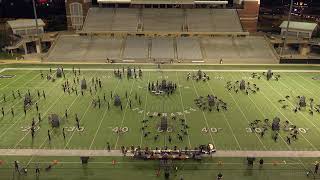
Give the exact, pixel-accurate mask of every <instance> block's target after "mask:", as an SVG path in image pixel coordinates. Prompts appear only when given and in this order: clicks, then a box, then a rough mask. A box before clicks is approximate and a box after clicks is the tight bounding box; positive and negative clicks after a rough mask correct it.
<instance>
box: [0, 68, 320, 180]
mask: <svg viewBox="0 0 320 180" xmlns="http://www.w3.org/2000/svg"><path fill="white" fill-rule="evenodd" d="M115 66H117V67H121V65H115ZM115 66H103V65H101V66H99V65H91V66H89V67H90V68H91V69H85V67H83V66H82V67H81V74H80V75H78V77H79V79H80V80H81V79H82V78H83V77H84V78H86V80H87V83H88V85H89V86H91V88H92V95H91V94H90V92H89V90H86V91H85V92H84V96H82V95H81V93H80V91H79V89H80V85H79V84H78V83H77V82H76V83H75V84H74V82H73V78H74V75H73V73H72V71H71V69H70V68H71V67H72V66H70V65H66V66H65V75H66V78H65V79H64V78H59V79H57V80H56V81H55V82H52V81H47V80H46V79H45V78H44V79H41V76H40V68H41V70H42V72H43V73H44V75H46V74H50V72H49V68H48V67H49V66H48V65H35V66H34V67H32V66H31V65H2V66H1V67H0V76H4V75H13V77H11V78H0V108H2V107H3V108H4V113H5V115H4V117H2V114H0V125H1V126H0V149H30V148H33V149H59V150H61V149H66V150H69V149H72V150H78V149H82V150H104V149H106V148H107V142H109V143H110V145H111V148H112V149H115V150H117V149H120V147H121V146H125V147H129V146H131V145H134V146H141V147H146V146H148V147H151V148H156V147H159V148H163V147H164V146H168V147H169V148H173V146H175V145H176V146H178V148H185V147H188V148H195V147H197V146H198V145H200V144H208V143H211V144H214V145H215V147H216V149H217V151H218V152H219V151H223V150H226V151H247V150H251V151H253V150H255V151H302V150H304V151H319V149H320V144H319V140H318V139H319V137H320V121H319V120H320V113H318V112H317V111H316V109H317V108H319V107H318V106H316V105H317V104H320V102H319V101H320V95H319V93H318V92H319V90H320V80H313V79H312V78H314V77H318V78H319V77H320V73H319V72H317V71H313V72H311V71H308V70H311V69H312V70H318V69H317V68H318V67H316V66H315V67H310V68H308V67H305V66H303V67H301V66H277V67H275V68H274V69H277V70H284V71H283V72H275V74H276V75H280V78H279V81H276V80H275V79H272V80H270V81H267V80H266V78H265V77H264V76H263V75H262V71H261V69H264V70H263V71H266V69H268V67H265V66H248V67H239V68H238V69H239V70H246V71H238V70H237V67H235V66H212V68H211V67H210V66H203V69H204V70H203V71H204V72H205V73H206V74H207V75H208V76H209V77H210V80H209V81H206V82H203V81H199V82H197V81H195V80H187V78H186V77H187V74H188V73H189V72H190V73H196V71H197V70H198V68H199V67H198V66H168V67H167V69H166V68H164V66H163V69H162V70H158V69H156V67H155V66H150V65H149V66H142V71H143V77H142V78H138V79H127V78H123V79H119V78H116V77H114V72H113V67H115ZM10 67H11V68H12V69H8V68H10ZM51 67H52V73H51V74H53V75H54V73H55V68H54V67H56V65H51ZM14 68H16V69H14ZM23 68H24V69H23ZM32 68H33V69H32ZM66 68H69V69H66ZM95 69H96V70H95ZM230 70H232V71H230ZM258 70H260V71H258ZM287 70H288V71H289V70H290V72H288V71H287ZM301 70H307V71H306V72H302V71H301ZM286 71H287V72H286ZM252 72H257V74H258V76H261V78H260V79H258V78H252ZM92 77H95V78H100V79H101V81H102V88H101V89H100V88H99V87H98V88H97V91H96V90H95V89H94V86H93V85H92V83H91V79H92ZM67 79H68V81H69V83H70V87H74V88H77V89H78V92H79V93H78V95H76V94H75V92H72V93H70V94H68V93H64V92H63V89H62V84H63V83H64V82H65V81H66V80H67ZM163 79H166V80H169V81H173V82H174V83H176V84H177V89H176V91H175V92H174V93H173V94H172V95H170V96H167V95H164V96H161V95H160V96H157V95H154V94H152V93H150V92H149V91H148V83H149V82H156V81H157V80H158V81H161V80H163ZM242 79H243V80H245V81H247V82H250V86H251V87H253V86H252V85H253V84H256V85H257V87H259V89H260V90H259V91H257V92H256V93H252V92H251V91H250V92H249V95H246V93H245V91H244V92H241V91H240V92H238V93H236V92H235V91H234V89H231V90H230V91H228V89H227V87H226V85H227V82H228V81H231V84H232V86H233V84H234V83H235V82H236V81H238V80H242ZM18 90H19V91H20V93H21V94H22V96H24V94H25V93H27V91H28V90H29V91H30V93H31V96H32V100H33V105H32V106H31V107H30V109H29V110H28V111H27V114H26V115H25V114H24V111H23V98H20V97H18V93H17V92H18ZM38 90H39V91H40V97H38V95H37V91H38ZM42 91H45V93H46V98H44V97H43V96H42ZM13 92H14V96H15V98H14V96H13ZM111 92H112V94H113V96H114V95H115V94H118V95H119V96H120V97H121V100H122V104H123V110H122V111H121V110H120V108H119V107H115V106H113V105H112V104H113V98H111V97H110V95H111ZM126 92H127V95H128V98H126V97H125V94H126ZM104 94H105V95H106V101H104V99H103V96H104ZM208 94H213V95H215V96H217V97H218V98H219V99H222V100H223V101H224V102H226V103H227V107H228V110H227V111H225V110H222V109H221V110H220V112H217V110H216V109H213V111H212V112H209V111H208V109H205V110H203V109H200V108H198V107H197V106H196V104H195V102H194V99H195V98H198V97H199V96H207V95H208ZM287 95H289V96H290V98H288V99H286V98H285V96H287ZM3 96H5V99H6V100H5V101H4V98H3ZM98 96H99V97H100V99H101V108H98V107H95V108H94V107H93V105H92V100H93V99H97V97H98ZM136 96H137V99H136ZM297 96H305V97H306V99H307V107H306V108H305V109H302V110H301V111H298V112H297V113H295V112H294V111H293V109H294V108H295V107H296V106H297V102H298V99H297V98H296V97H297ZM139 98H140V99H141V104H139V101H138V99H139ZM310 98H313V99H314V108H313V112H314V113H313V115H311V114H310V112H309V110H310V105H309V104H310V100H309V99H310ZM129 99H130V100H131V101H132V107H131V108H130V107H129ZM280 99H284V100H285V101H284V102H279V100H280ZM108 102H109V103H110V104H111V106H110V109H108V108H107V103H108ZM35 103H38V105H39V112H40V114H41V119H42V121H41V122H38V112H37V111H36V107H35ZM283 106H287V107H286V108H282V107H283ZM11 108H13V110H14V116H13V115H12V114H11ZM65 110H67V111H68V118H65V117H64V114H65ZM155 112H157V113H165V114H166V115H167V116H168V117H169V118H168V122H169V127H170V128H171V129H172V132H159V131H158V130H157V129H158V126H159V125H160V117H153V118H151V117H149V115H151V114H154V113H155ZM53 113H54V114H58V115H59V116H60V117H61V118H62V124H61V126H60V128H55V129H53V128H51V127H50V124H49V123H48V116H49V115H50V114H53ZM75 114H77V115H78V117H79V119H80V126H81V129H82V130H77V128H76V121H75ZM155 114H156V113H155ZM172 114H174V115H175V116H176V117H177V119H176V120H173V119H171V116H172ZM274 117H279V118H280V120H281V130H280V133H279V138H278V140H277V142H275V141H274V140H273V139H272V137H273V135H274V133H272V131H271V130H270V128H268V130H267V131H266V133H265V135H264V136H263V137H261V134H260V130H261V129H262V127H264V126H265V123H264V119H269V121H272V119H273V118H274ZM33 118H34V119H35V122H36V133H35V137H34V139H33V140H32V136H31V133H30V126H31V124H32V119H33ZM145 119H148V122H147V123H145V124H143V123H142V121H143V120H145ZM180 119H185V122H186V124H187V125H188V126H189V128H188V129H186V130H185V131H186V132H187V135H183V141H180V140H179V139H178V138H177V134H178V133H179V134H182V133H181V130H184V129H183V127H182V126H181V120H180ZM256 119H259V120H261V121H262V122H260V123H258V124H257V125H256V129H255V130H252V129H251V128H249V127H250V126H249V124H250V123H252V122H254V120H256ZM285 121H288V122H289V124H290V125H296V126H297V129H298V132H299V134H298V139H297V140H293V139H291V144H288V143H287V142H286V137H287V136H289V134H290V132H289V131H285V130H283V127H284V124H285ZM144 125H147V127H146V128H145V132H150V134H149V135H148V136H147V137H144V133H143V132H142V130H141V127H143V126H144ZM62 128H65V130H66V131H65V132H66V139H65V140H64V138H63V135H62ZM123 128H125V129H126V128H127V131H126V132H120V133H117V132H115V130H117V129H120V130H123ZM48 130H49V131H50V135H51V142H49V140H48V136H47V133H48ZM155 135H159V138H158V139H157V140H154V136H155ZM169 136H171V137H172V142H171V143H170V142H169V140H168V139H169ZM55 159H56V160H58V161H59V163H58V164H57V165H55V166H54V167H53V169H52V171H50V172H44V168H45V167H46V166H48V164H51V163H52V161H53V160H55ZM0 160H2V161H3V163H2V164H1V163H0V164H1V165H0V174H1V175H2V176H1V177H3V179H21V178H23V179H34V178H35V175H34V167H35V164H36V163H38V162H40V167H41V171H42V174H44V176H45V179H88V178H90V179H125V178H126V177H129V176H130V177H132V178H133V179H157V178H158V177H157V176H156V171H157V169H159V161H148V162H146V161H136V160H132V159H131V158H123V157H93V158H91V159H90V163H89V165H88V166H85V167H83V166H82V165H81V164H80V160H79V157H38V156H36V155H34V156H31V157H30V156H29V157H10V156H1V154H0ZM14 160H19V161H20V162H21V165H23V166H28V168H29V171H30V173H29V174H28V175H27V176H18V175H17V173H14V171H13V168H12V167H13V164H12V162H13V161H14ZM112 160H116V161H117V164H116V165H112V164H111V161H112ZM315 160H317V159H315V158H265V162H266V164H265V166H263V168H262V169H260V167H259V166H258V165H257V164H255V165H254V167H253V168H252V169H251V168H249V169H248V168H247V166H246V164H245V163H246V162H245V158H213V159H210V158H209V159H206V160H204V161H202V163H198V162H194V161H176V162H173V166H177V167H178V169H179V170H178V171H177V172H175V171H174V170H172V178H171V179H179V177H180V176H181V175H182V176H184V178H185V179H199V178H204V179H210V178H214V177H215V176H216V174H217V173H219V172H222V173H223V174H224V175H225V177H226V178H227V177H228V178H227V179H258V178H259V179H285V178H291V179H309V178H314V177H317V178H318V176H317V175H316V176H313V175H312V177H311V176H309V177H307V176H306V171H308V170H312V169H313V164H312V163H313V162H314V161H315ZM219 161H221V162H222V165H219ZM124 170H125V172H126V173H123V171H124ZM106 172H108V173H106ZM198 172H201V173H198ZM108 175H110V177H108ZM161 176H163V172H162V171H161ZM40 178H41V176H40ZM0 179H2V178H0Z"/></svg>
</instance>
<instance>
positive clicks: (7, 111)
mask: <svg viewBox="0 0 320 180" xmlns="http://www.w3.org/2000/svg"><path fill="white" fill-rule="evenodd" d="M36 77H37V75H36V76H34V77H33V78H32V79H30V80H29V81H27V82H25V83H24V84H23V85H22V86H21V87H24V86H25V85H26V84H28V83H30V82H31V81H33V80H34V79H35V78H36ZM40 84H44V82H42V83H40ZM1 102H3V99H2V100H1V101H0V103H1ZM20 103H21V101H18V102H16V103H15V104H13V105H11V106H10V107H12V108H13V107H15V106H16V105H17V104H20ZM8 112H10V109H8V111H6V113H8Z"/></svg>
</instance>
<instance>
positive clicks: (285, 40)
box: [280, 0, 293, 58]
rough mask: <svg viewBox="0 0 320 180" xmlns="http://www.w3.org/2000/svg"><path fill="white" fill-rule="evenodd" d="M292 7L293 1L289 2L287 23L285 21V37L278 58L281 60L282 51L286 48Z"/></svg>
mask: <svg viewBox="0 0 320 180" xmlns="http://www.w3.org/2000/svg"><path fill="white" fill-rule="evenodd" d="M292 7H293V0H291V2H290V8H289V14H288V21H287V28H286V32H285V37H284V40H283V45H282V48H281V52H280V58H281V57H282V55H283V50H284V49H285V47H286V46H287V38H288V32H289V25H290V19H291V12H292Z"/></svg>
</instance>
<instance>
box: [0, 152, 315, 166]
mask: <svg viewBox="0 0 320 180" xmlns="http://www.w3.org/2000/svg"><path fill="white" fill-rule="evenodd" d="M0 155H1V156H32V157H34V156H37V157H43V156H45V157H48V156H50V157H54V156H56V157H73V156H74V157H79V156H91V157H95V156H96V157H123V154H122V153H121V152H120V151H119V150H111V151H110V152H109V151H106V150H64V149H0ZM127 156H129V157H130V156H133V155H132V154H131V153H128V154H127ZM210 157H245V158H246V157H263V158H267V157H277V158H286V157H287V158H307V157H309V158H319V157H320V151H217V152H215V153H213V154H212V155H210ZM30 162H31V161H30ZM30 162H29V164H30Z"/></svg>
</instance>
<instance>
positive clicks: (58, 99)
mask: <svg viewBox="0 0 320 180" xmlns="http://www.w3.org/2000/svg"><path fill="white" fill-rule="evenodd" d="M54 87H56V86H54ZM52 89H53V88H52ZM64 95H65V94H62V95H61V96H59V98H57V99H56V100H55V101H54V102H53V103H52V105H51V106H50V107H49V108H47V110H46V111H45V112H44V113H43V115H42V116H43V117H45V116H46V115H47V114H48V112H49V111H50V110H51V109H52V108H53V106H54V105H56V103H57V102H59V101H60V99H61V97H62V96H64ZM78 97H79V95H78V96H77V97H76V98H74V100H73V101H72V103H71V105H70V106H69V107H68V109H67V110H69V109H70V108H71V106H72V105H73V104H74V102H75V101H76V99H78ZM39 123H40V122H39V121H37V122H36V125H37V124H39ZM30 131H31V129H30V130H28V131H27V132H26V134H25V135H24V136H23V137H22V138H21V139H20V140H19V141H18V142H17V143H16V144H15V146H14V147H13V148H16V147H17V146H18V145H19V144H20V143H21V142H22V141H23V140H24V138H25V137H27V135H28V134H29V133H30ZM41 146H42V144H41Z"/></svg>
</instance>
